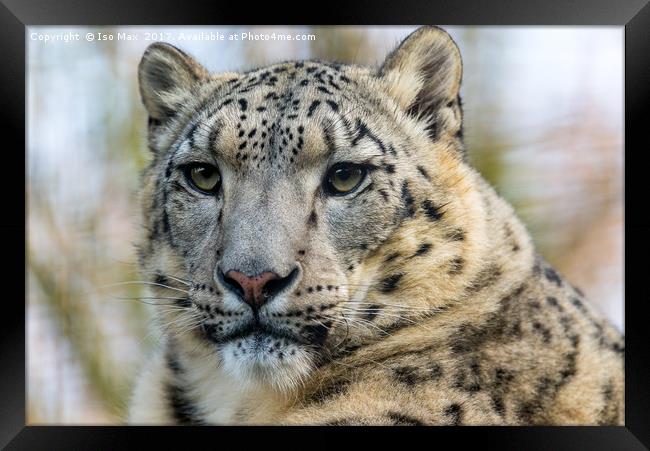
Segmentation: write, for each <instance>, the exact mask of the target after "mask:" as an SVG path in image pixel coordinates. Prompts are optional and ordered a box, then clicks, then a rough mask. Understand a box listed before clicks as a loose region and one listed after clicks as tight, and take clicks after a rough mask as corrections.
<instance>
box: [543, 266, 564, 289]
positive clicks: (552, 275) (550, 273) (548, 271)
mask: <svg viewBox="0 0 650 451" xmlns="http://www.w3.org/2000/svg"><path fill="white" fill-rule="evenodd" d="M544 276H545V277H546V280H548V281H549V282H553V283H554V284H556V285H557V286H558V287H561V286H562V279H560V276H559V275H558V273H557V272H556V271H555V270H554V269H553V268H551V267H550V266H547V267H546V268H544Z"/></svg>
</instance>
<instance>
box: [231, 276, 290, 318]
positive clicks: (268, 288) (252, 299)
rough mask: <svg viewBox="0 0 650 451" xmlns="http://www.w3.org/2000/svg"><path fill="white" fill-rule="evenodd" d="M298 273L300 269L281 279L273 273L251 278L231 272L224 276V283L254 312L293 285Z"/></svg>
mask: <svg viewBox="0 0 650 451" xmlns="http://www.w3.org/2000/svg"><path fill="white" fill-rule="evenodd" d="M297 273H298V269H297V268H296V269H294V270H293V271H291V272H290V273H289V275H288V276H286V277H281V276H280V275H278V274H277V273H275V272H272V271H264V272H262V273H260V274H257V275H255V276H249V275H246V274H244V273H242V272H240V271H235V270H230V271H227V272H226V273H225V274H223V277H222V281H223V284H224V286H225V287H226V288H227V289H228V290H229V291H231V292H233V293H235V294H236V295H237V296H238V297H239V298H240V299H242V300H243V301H244V302H245V303H246V304H248V305H250V306H251V308H252V309H253V310H256V309H258V308H260V307H261V306H262V305H264V304H265V303H266V302H267V300H268V299H270V298H272V297H273V296H275V295H277V294H278V293H280V292H281V291H283V290H284V289H285V288H287V287H288V286H289V285H291V282H293V280H294V279H295V277H296V274H297Z"/></svg>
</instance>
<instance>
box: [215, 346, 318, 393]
mask: <svg viewBox="0 0 650 451" xmlns="http://www.w3.org/2000/svg"><path fill="white" fill-rule="evenodd" d="M221 354H222V365H223V369H224V370H225V371H226V372H227V373H228V374H229V375H230V376H232V377H233V378H234V379H235V380H238V381H240V382H241V383H242V385H243V386H251V388H252V387H260V386H266V387H269V386H270V387H273V388H275V389H277V390H279V391H282V392H289V391H291V390H293V389H295V388H297V387H299V386H300V385H301V384H302V383H303V382H304V380H305V379H306V377H307V376H308V374H309V372H310V371H311V368H312V357H311V355H310V354H309V353H308V352H307V351H306V350H305V349H304V348H303V347H302V346H300V345H297V344H295V343H293V342H291V341H289V340H286V339H282V338H274V337H268V336H264V337H261V338H259V337H254V336H248V337H245V338H239V339H236V340H233V341H230V342H228V343H226V344H225V345H223V346H222V347H221Z"/></svg>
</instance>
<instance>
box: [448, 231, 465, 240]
mask: <svg viewBox="0 0 650 451" xmlns="http://www.w3.org/2000/svg"><path fill="white" fill-rule="evenodd" d="M446 236H447V239H448V240H450V241H463V240H464V239H465V231H464V230H463V229H454V230H452V231H451V232H449V233H447V235H446Z"/></svg>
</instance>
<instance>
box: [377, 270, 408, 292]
mask: <svg viewBox="0 0 650 451" xmlns="http://www.w3.org/2000/svg"><path fill="white" fill-rule="evenodd" d="M403 276H404V274H402V273H397V274H393V275H391V276H388V277H386V278H385V279H383V280H382V281H381V282H380V283H379V290H380V291H381V292H382V293H390V292H391V291H394V290H395V289H396V288H397V283H398V282H399V281H400V279H401V278H402V277H403Z"/></svg>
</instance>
